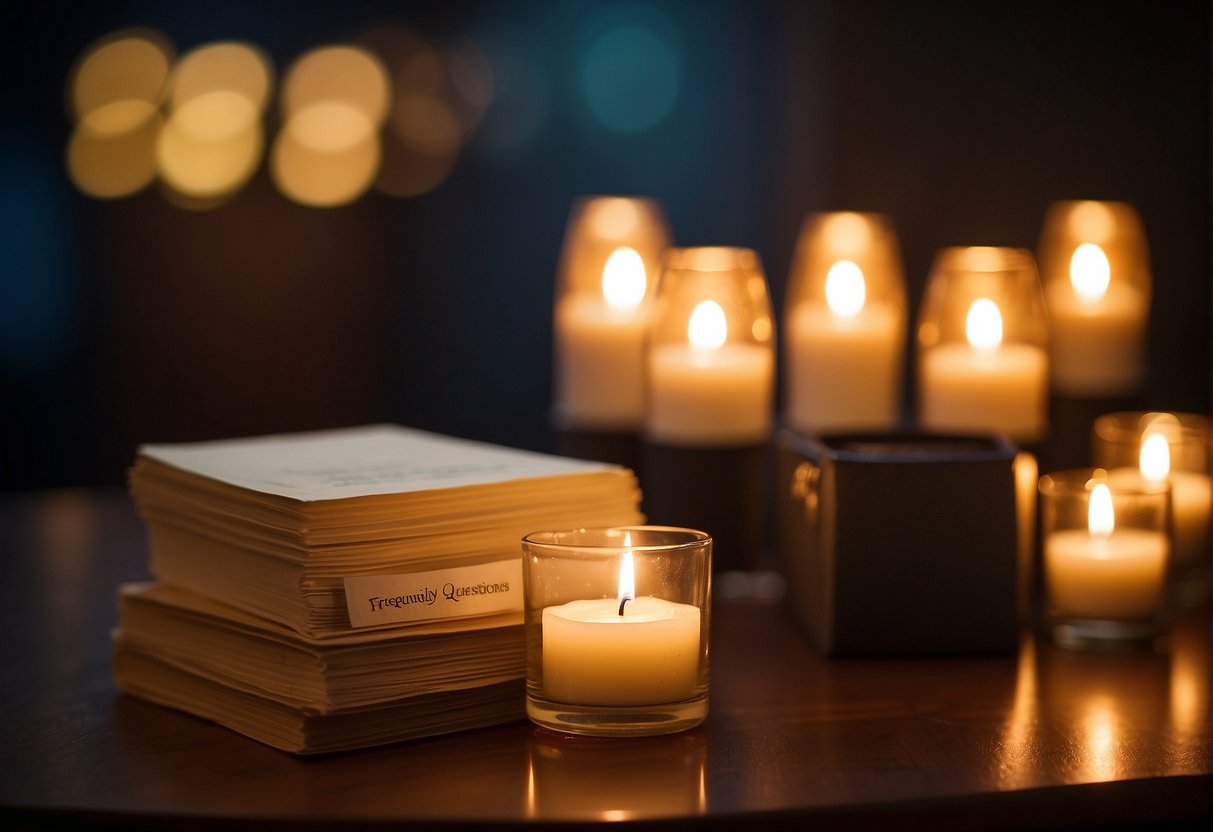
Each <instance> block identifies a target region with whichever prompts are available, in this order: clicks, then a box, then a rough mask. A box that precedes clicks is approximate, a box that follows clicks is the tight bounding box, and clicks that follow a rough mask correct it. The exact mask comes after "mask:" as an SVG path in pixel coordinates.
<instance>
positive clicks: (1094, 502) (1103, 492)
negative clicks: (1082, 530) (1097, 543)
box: [1087, 482, 1116, 537]
mask: <svg viewBox="0 0 1213 832" xmlns="http://www.w3.org/2000/svg"><path fill="white" fill-rule="evenodd" d="M1114 528H1116V516H1115V514H1114V512H1113V510H1112V492H1111V491H1109V490H1108V486H1107V484H1106V483H1102V482H1101V483H1099V484H1098V485H1096V486H1095V487H1094V488H1093V489H1091V501H1090V504H1089V505H1088V507H1087V530H1088V531H1089V532H1090V533H1091V534H1092V535H1093V536H1096V537H1107V536H1108V535H1110V534H1111V533H1112V530H1113V529H1114Z"/></svg>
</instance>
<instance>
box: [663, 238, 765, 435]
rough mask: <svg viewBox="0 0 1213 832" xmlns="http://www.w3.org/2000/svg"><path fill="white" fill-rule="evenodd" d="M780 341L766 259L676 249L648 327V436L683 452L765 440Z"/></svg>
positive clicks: (742, 251)
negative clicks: (765, 270) (778, 342)
mask: <svg viewBox="0 0 1213 832" xmlns="http://www.w3.org/2000/svg"><path fill="white" fill-rule="evenodd" d="M774 336H775V329H774V325H773V324H772V320H771V302H770V295H769V293H768V291H767V281H766V275H765V274H764V272H763V269H762V261H761V260H760V259H759V257H758V254H757V252H755V251H753V250H751V249H747V248H729V247H707V248H675V249H670V250H669V251H667V252H666V255H665V259H664V261H663V265H662V271H661V278H660V282H659V286H658V292H657V310H656V315H655V318H654V321H653V325H652V327H651V328H650V330H649V342H648V360H647V369H648V404H647V415H646V417H645V429H644V433H645V436H646V437H647V438H648V439H649V440H651V441H653V442H657V443H659V444H665V445H676V446H683V447H725V446H733V447H741V446H748V445H756V444H760V443H763V442H765V441H766V440H767V438H768V437H769V436H770V432H771V407H772V399H773V397H774V391H775V383H774V379H775V338H774Z"/></svg>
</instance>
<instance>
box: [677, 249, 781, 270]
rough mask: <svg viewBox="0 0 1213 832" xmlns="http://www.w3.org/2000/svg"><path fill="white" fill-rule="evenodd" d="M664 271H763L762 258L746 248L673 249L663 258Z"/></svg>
mask: <svg viewBox="0 0 1213 832" xmlns="http://www.w3.org/2000/svg"><path fill="white" fill-rule="evenodd" d="M661 268H662V271H663V272H665V271H674V272H739V271H755V270H761V269H762V258H761V257H759V256H758V252H757V251H755V250H754V249H752V248H746V247H744V246H690V247H671V248H667V249H666V250H665V254H664V255H663V257H662V266H661Z"/></svg>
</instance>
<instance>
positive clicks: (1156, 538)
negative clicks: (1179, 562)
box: [1040, 469, 1171, 646]
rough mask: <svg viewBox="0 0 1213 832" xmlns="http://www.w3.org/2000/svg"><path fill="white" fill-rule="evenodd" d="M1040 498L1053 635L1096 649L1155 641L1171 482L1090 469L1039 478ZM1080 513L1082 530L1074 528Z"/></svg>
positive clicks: (1167, 547)
mask: <svg viewBox="0 0 1213 832" xmlns="http://www.w3.org/2000/svg"><path fill="white" fill-rule="evenodd" d="M1040 492H1041V497H1042V504H1043V509H1044V511H1043V514H1044V531H1043V540H1044V543H1043V549H1044V578H1045V590H1046V596H1047V600H1048V607H1049V615H1050V617H1051V618H1052V619H1053V621H1054V635H1055V637H1058V639H1059V641H1061V642H1062V643H1063V645H1065V646H1090V645H1091V644H1094V643H1111V642H1116V641H1133V640H1137V639H1144V638H1149V637H1152V636H1153V635H1155V634H1156V632H1157V627H1158V624H1159V621H1160V616H1161V614H1162V611H1163V605H1164V599H1165V590H1166V579H1167V571H1168V563H1169V559H1170V550H1171V546H1170V541H1169V539H1168V537H1167V533H1166V504H1167V485H1166V483H1165V482H1163V483H1156V482H1151V481H1149V480H1145V479H1142V478H1140V477H1138V478H1137V479H1136V480H1130V479H1127V478H1124V477H1117V478H1109V476H1108V474H1107V472H1105V471H1103V470H1102V469H1096V470H1095V471H1088V470H1085V469H1084V470H1081V471H1065V472H1057V473H1053V474H1049V475H1047V476H1045V477H1043V478H1041V486H1040ZM1083 509H1085V512H1083V511H1082V510H1083ZM1079 513H1085V523H1084V524H1083V526H1076V525H1075V524H1074V521H1075V518H1076V516H1077V515H1078V514H1079Z"/></svg>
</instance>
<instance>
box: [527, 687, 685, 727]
mask: <svg viewBox="0 0 1213 832" xmlns="http://www.w3.org/2000/svg"><path fill="white" fill-rule="evenodd" d="M526 715H527V717H528V718H529V719H530V720H531V722H533V723H535V724H536V725H539V726H541V727H543V728H547V729H548V730H551V731H559V732H561V733H564V734H576V735H579V736H594V737H645V736H655V735H658V734H675V733H678V732H679V731H687V730H689V729H691V728H694V727H695V726H696V725H699V724H700V723H701V722H703V720H704V718H706V717H707V715H708V694H707V692H706V691H704V693H703V694H702V695H701V696H697V697H695V698H694V699H688V700H686V701H685V702H671V703H669V704H665V705H570V704H568V703H565V702H551V701H548V700H546V699H543V698H541V697H539V696H535V695H532V694H530V693H528V694H527V699H526Z"/></svg>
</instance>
